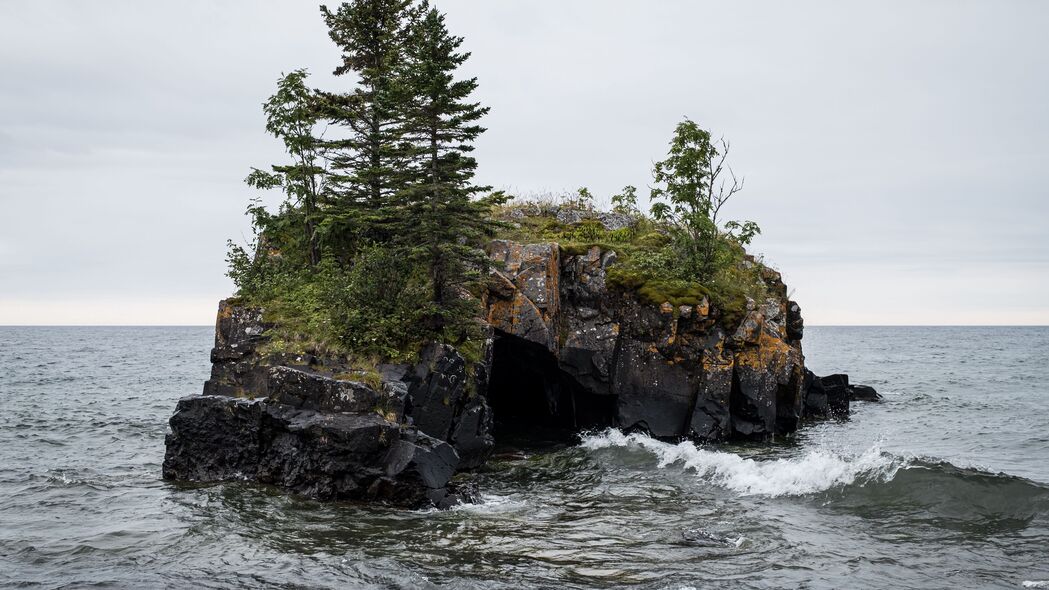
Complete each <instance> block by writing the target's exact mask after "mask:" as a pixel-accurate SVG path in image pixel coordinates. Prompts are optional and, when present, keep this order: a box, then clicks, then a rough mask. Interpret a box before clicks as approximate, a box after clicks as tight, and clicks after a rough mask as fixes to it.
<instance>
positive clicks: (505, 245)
mask: <svg viewBox="0 0 1049 590" xmlns="http://www.w3.org/2000/svg"><path fill="white" fill-rule="evenodd" d="M490 255H491V257H492V258H493V260H494V261H495V263H496V269H495V270H493V271H492V274H491V277H490V279H491V280H490V281H489V288H488V290H487V293H486V294H485V295H484V296H483V302H484V306H485V310H486V315H487V320H488V323H489V325H490V327H491V330H492V331H491V337H490V338H488V339H487V342H486V344H485V345H484V347H483V352H482V356H481V359H480V360H479V361H477V362H473V363H469V362H467V361H466V360H465V359H464V358H463V356H462V355H460V354H459V352H458V351H457V350H456V349H455V348H453V347H451V346H448V345H440V344H431V345H428V346H427V347H425V348H424V349H423V350H422V351H421V352H420V354H419V360H418V362H416V363H415V364H411V365H406V364H405V365H393V364H388V365H381V366H379V367H378V368H377V370H378V375H375V374H374V373H372V374H371V376H370V377H369V376H367V375H365V374H363V373H362V372H361V371H360V370H359V369H355V368H354V367H352V366H349V365H348V364H347V362H346V361H345V360H340V359H332V358H326V357H321V356H316V355H311V354H302V355H288V354H281V353H273V352H268V351H267V347H266V346H265V345H266V344H267V342H268V339H269V336H268V332H267V330H268V329H269V328H270V327H271V326H269V325H267V324H266V323H265V321H264V319H263V312H262V310H259V309H254V308H250V307H244V306H240V305H238V304H236V303H235V302H234V301H232V300H228V301H223V302H222V303H221V304H220V306H219V313H218V318H217V322H216V333H215V347H214V349H213V350H212V353H211V361H212V374H211V378H210V379H209V380H208V381H207V382H206V383H205V385H204V392H203V395H195V396H189V397H186V398H183V399H182V400H180V401H179V403H178V407H177V409H176V412H175V415H174V416H173V417H172V418H171V421H170V424H171V431H172V432H171V434H169V435H168V438H167V440H166V443H167V453H166V456H165V460H164V467H163V471H164V477H165V478H168V479H178V480H193V481H220V480H231V479H248V480H255V481H259V482H263V483H272V484H276V485H280V486H282V487H285V488H288V489H291V490H294V491H297V492H300V493H303V494H306V495H309V496H313V497H318V498H324V499H360V500H380V501H386V502H391V503H395V504H399V505H405V506H418V505H429V504H432V505H438V506H445V505H449V504H452V503H455V502H457V501H460V500H461V499H462V498H463V497H464V494H465V495H468V494H466V492H465V491H464V490H461V489H459V488H457V487H456V486H455V485H454V484H451V483H450V482H451V479H452V476H453V475H454V473H455V472H456V471H461V470H464V469H472V468H476V467H479V466H481V465H483V464H484V462H485V461H486V459H487V458H488V456H489V455H490V454H491V451H492V449H493V447H494V436H495V435H496V434H497V430H498V428H502V427H516V429H518V430H527V429H532V428H538V427H553V428H557V429H559V430H561V431H576V432H578V431H579V430H582V429H587V428H598V427H606V426H616V427H620V428H624V429H641V430H644V431H647V432H649V433H651V434H652V435H653V436H657V437H666V438H681V437H688V438H694V439H702V440H714V441H717V440H725V439H728V438H738V437H746V438H767V437H770V436H772V435H776V434H784V433H789V432H792V431H793V430H794V429H796V428H797V426H798V423H799V420H800V419H801V417H802V414H803V412H804V413H806V414H811V415H831V414H842V413H847V411H848V397H847V393H846V389H847V388H848V381H847V378H844V376H832V377H829V378H823V379H820V378H817V377H815V376H813V375H812V374H811V373H809V372H807V371H806V370H805V368H804V357H803V355H802V351H801V337H802V328H803V323H802V319H801V316H800V310H799V308H798V306H797V304H795V303H793V302H791V301H789V300H788V299H787V297H786V287H785V286H784V285H783V283H782V281H781V280H780V277H779V275H778V273H775V272H773V271H767V272H766V273H765V281H766V283H767V286H768V287H769V288H768V292H769V293H770V295H769V297H768V298H767V299H766V300H765V301H758V302H752V303H751V304H750V305H749V308H748V310H747V312H746V314H745V315H744V317H743V318H742V319H741V320H737V321H736V322H732V323H733V324H735V325H731V327H729V328H726V325H728V324H729V323H730V322H728V321H726V320H725V319H724V318H722V317H721V314H720V312H719V311H718V310H717V309H715V308H714V307H713V306H712V305H711V303H710V302H709V301H707V300H705V299H704V300H702V301H700V302H699V303H698V304H696V305H682V306H676V307H675V306H673V305H671V304H670V303H663V304H662V305H653V304H651V303H645V302H642V301H640V300H639V299H638V297H637V296H636V295H635V294H633V293H631V292H629V291H623V290H617V289H614V288H612V287H610V286H609V284H608V281H607V277H608V269H609V268H610V267H611V266H612V265H614V264H615V263H616V257H617V256H616V253H615V252H613V251H609V250H602V249H601V248H599V247H593V248H590V249H589V250H588V251H586V252H584V253H582V254H566V253H565V252H564V251H563V250H561V249H560V248H559V246H558V245H557V244H554V243H547V244H521V243H516V242H511V241H495V242H493V243H492V244H491V246H490ZM841 378H844V381H842V379H841Z"/></svg>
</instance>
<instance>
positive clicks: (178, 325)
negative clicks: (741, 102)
mask: <svg viewBox="0 0 1049 590" xmlns="http://www.w3.org/2000/svg"><path fill="white" fill-rule="evenodd" d="M213 327H215V324H0V328H213ZM805 327H806V328H1049V324H806V326H805Z"/></svg>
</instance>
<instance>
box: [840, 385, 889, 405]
mask: <svg viewBox="0 0 1049 590" xmlns="http://www.w3.org/2000/svg"><path fill="white" fill-rule="evenodd" d="M848 391H849V401H854V402H880V401H881V400H882V397H881V394H880V393H878V392H877V391H876V390H875V389H874V388H873V387H871V386H870V385H849V390H848Z"/></svg>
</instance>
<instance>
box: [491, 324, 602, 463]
mask: <svg viewBox="0 0 1049 590" xmlns="http://www.w3.org/2000/svg"><path fill="white" fill-rule="evenodd" d="M488 403H489V405H490V406H491V408H492V412H493V415H494V434H495V439H496V444H497V445H499V446H509V447H547V446H557V445H564V444H574V443H575V442H577V440H578V434H579V433H580V432H584V431H589V430H597V429H601V428H606V427H608V426H612V425H613V424H614V423H615V415H616V397H615V396H613V395H607V394H595V393H593V392H592V391H590V390H588V389H587V388H585V387H582V386H581V385H580V384H579V383H578V382H577V381H576V380H575V379H574V378H573V377H572V376H571V375H570V374H569V373H567V372H565V371H563V370H562V369H561V368H560V367H559V366H558V361H557V358H556V357H555V356H554V354H553V353H552V352H550V351H549V350H548V349H547V348H546V347H544V346H542V345H540V344H536V343H534V342H531V341H528V340H525V339H524V338H521V337H519V336H514V335H512V334H507V333H505V332H502V331H500V330H496V338H495V346H494V349H493V356H492V373H491V377H490V380H489V386H488Z"/></svg>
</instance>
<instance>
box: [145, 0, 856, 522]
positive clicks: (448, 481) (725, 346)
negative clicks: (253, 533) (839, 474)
mask: <svg viewBox="0 0 1049 590" xmlns="http://www.w3.org/2000/svg"><path fill="white" fill-rule="evenodd" d="M322 13H323V16H324V18H325V21H326V24H327V25H328V27H329V30H330V34H331V38H332V40H333V41H334V42H335V43H336V45H338V46H339V47H340V49H341V50H342V52H343V65H342V66H340V68H339V69H337V70H336V72H335V73H336V74H339V75H341V74H345V73H352V74H354V75H356V77H357V79H358V80H357V85H356V86H355V87H354V89H353V90H351V91H350V92H346V93H335V92H328V91H321V90H314V89H310V88H308V87H307V85H306V80H307V73H306V71H305V70H296V71H295V72H292V73H290V74H287V75H285V76H283V77H282V78H281V79H280V81H279V82H278V88H277V92H276V93H275V94H274V95H273V96H272V97H271V98H270V99H269V100H268V101H267V102H266V103H264V112H265V114H266V117H267V125H266V129H267V131H269V132H270V133H271V134H272V135H274V136H275V137H277V138H278V139H279V140H281V141H282V142H283V144H284V146H285V148H286V151H287V154H288V156H289V161H288V162H284V163H280V164H276V165H273V166H271V167H269V169H268V170H262V169H254V170H253V171H252V173H251V174H250V175H249V176H248V178H247V182H248V183H249V184H250V185H251V186H253V187H256V188H260V189H277V190H281V191H282V192H283V193H284V195H285V199H284V201H283V203H282V204H281V206H280V209H279V211H277V212H276V213H274V212H271V211H269V210H267V209H266V208H265V207H262V206H261V205H258V204H254V205H253V206H252V207H251V208H250V209H249V212H250V214H251V215H252V221H253V223H254V226H255V240H254V241H253V242H252V243H251V244H250V245H249V246H248V247H247V248H245V247H243V246H238V245H235V244H232V243H231V245H230V253H229V261H230V272H229V274H230V276H231V277H232V278H233V280H234V282H235V283H236V284H237V288H238V292H237V295H236V296H235V297H233V298H230V299H227V300H224V301H222V302H221V303H220V304H219V311H218V319H217V322H216V330H215V346H214V349H213V350H212V353H211V362H212V371H211V378H210V379H209V380H208V381H207V382H206V383H205V385H204V391H203V394H202V395H192V396H189V397H185V398H183V399H181V400H180V401H179V402H178V406H177V408H176V411H175V414H174V416H173V417H172V418H171V421H170V425H171V433H170V434H169V435H168V437H167V441H166V442H167V445H166V446H167V451H166V456H165V459H164V464H163V475H164V477H165V478H167V479H172V480H187V481H199V482H211V481H224V480H249V481H256V482H260V483H265V484H273V485H277V486H280V487H283V488H286V489H288V490H291V491H293V492H296V493H300V494H304V495H307V496H310V497H315V498H320V499H330V500H365V501H381V502H387V503H391V504H395V505H398V506H406V507H418V506H428V505H430V506H437V507H446V506H450V505H452V504H455V503H457V502H461V501H464V500H469V499H470V496H471V491H470V490H469V489H466V488H464V487H463V486H460V485H458V484H457V483H456V482H455V481H454V480H453V476H454V475H455V474H456V473H457V472H461V471H464V470H471V469H479V468H483V466H484V465H485V462H486V461H487V460H488V458H489V457H490V455H491V454H492V451H493V448H494V447H495V443H496V438H497V437H498V436H499V433H500V431H501V429H508V428H515V429H517V430H523V431H529V430H534V431H537V432H538V431H556V432H560V433H563V434H565V435H568V436H571V435H573V434H575V433H579V432H582V431H586V430H593V429H601V428H608V427H614V428H619V429H624V430H629V431H643V432H645V433H648V434H649V435H651V436H653V437H657V438H661V439H668V440H681V439H692V440H696V441H703V442H721V441H726V440H731V439H756V440H770V439H772V438H774V437H777V436H783V435H788V434H790V433H792V432H794V431H795V430H796V429H797V428H798V426H799V424H801V423H802V422H803V421H805V420H808V419H818V418H827V417H832V416H838V417H842V416H847V415H848V411H849V398H850V396H851V395H856V394H857V393H862V394H864V395H866V396H868V397H870V396H876V395H877V394H876V393H874V392H873V391H867V390H865V389H864V390H861V391H858V392H857V390H856V388H852V387H850V386H849V383H848V378H847V377H846V376H844V375H833V376H829V377H823V378H820V377H816V376H814V375H813V374H812V373H811V372H809V371H807V370H806V369H805V364H804V361H805V359H804V355H803V353H802V346H801V342H802V336H803V331H804V330H803V328H804V322H803V320H802V316H801V310H800V306H799V305H798V304H797V303H796V302H794V301H792V300H790V299H789V298H788V291H787V287H786V286H785V285H784V283H783V281H782V279H781V275H780V273H779V272H777V271H775V270H773V269H772V268H770V267H769V266H768V265H766V264H765V263H763V262H762V261H761V259H759V258H756V257H754V256H752V255H750V254H748V253H747V251H746V246H747V245H748V244H749V243H750V241H751V239H752V238H753V237H754V236H755V235H756V234H758V233H759V231H760V230H759V229H758V227H757V225H756V224H755V223H753V222H750V221H744V222H738V221H725V220H724V219H722V218H721V216H720V214H721V212H722V207H723V206H724V205H725V204H726V203H727V202H728V201H729V199H730V198H732V197H733V196H734V195H735V194H737V193H738V192H739V191H740V190H741V189H742V180H741V179H739V180H737V178H736V177H735V175H734V174H733V173H732V172H731V168H729V167H728V166H727V164H726V158H727V156H728V153H729V145H728V143H727V142H725V141H717V140H714V139H712V137H711V135H710V133H709V132H707V131H706V130H704V129H702V128H700V127H699V126H698V125H696V124H695V123H694V122H692V121H691V120H688V119H686V120H685V121H683V122H681V123H680V124H678V126H677V127H676V129H675V133H674V137H673V139H672V141H671V144H670V149H669V151H668V153H667V157H666V159H665V160H663V161H661V162H657V163H656V165H655V168H654V171H653V185H654V188H653V189H652V192H651V195H650V202H651V204H652V207H651V211H650V212H649V213H643V212H642V211H641V210H640V208H639V206H638V196H637V194H636V189H635V188H633V187H625V188H624V190H623V191H622V192H621V193H620V194H617V195H614V196H612V197H611V205H612V206H611V207H604V208H602V207H599V206H596V205H595V203H594V201H595V199H594V197H593V195H592V194H591V193H590V191H589V190H588V189H585V188H582V189H579V190H578V191H577V192H576V193H570V194H565V195H560V196H558V197H557V198H553V199H527V198H517V199H513V198H511V197H510V196H509V195H506V194H504V193H501V192H498V191H496V192H492V191H491V189H490V188H489V187H483V186H477V185H474V184H473V183H472V178H473V175H474V172H475V168H476V161H475V160H474V159H473V158H472V157H471V156H470V152H471V151H472V141H473V140H474V139H475V138H476V137H477V136H478V135H479V134H480V133H481V132H482V131H484V129H483V128H482V127H480V126H478V124H477V121H478V120H479V119H480V118H481V117H482V116H483V115H484V114H485V113H486V112H487V108H484V107H481V106H480V105H479V104H477V103H471V102H469V100H468V97H469V95H470V94H471V92H472V91H473V90H474V89H475V87H476V85H477V82H476V80H473V79H466V80H456V79H455V75H454V74H455V72H456V69H457V68H458V66H459V65H460V64H461V63H462V62H463V61H464V60H465V59H466V58H467V54H464V53H460V52H458V47H459V45H460V43H461V42H462V39H461V38H458V37H454V36H452V35H450V34H449V33H448V31H447V30H446V28H445V24H444V17H443V15H442V14H441V13H440V12H438V11H437V10H436V9H434V8H432V7H430V6H429V5H428V4H427V3H426V2H421V3H417V4H416V3H412V2H389V1H377V0H357V1H354V2H348V3H344V4H343V5H342V6H340V7H339V8H338V9H337V10H334V11H329V10H328V9H326V8H322ZM322 125H323V126H324V127H325V128H327V129H328V130H329V131H330V130H332V129H335V130H338V131H337V132H338V133H341V135H340V136H339V137H337V138H334V139H333V138H325V137H323V136H322V135H321V134H320V133H319V132H318V128H319V127H320V126H322Z"/></svg>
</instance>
